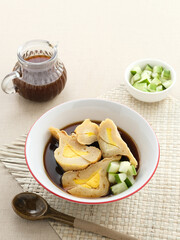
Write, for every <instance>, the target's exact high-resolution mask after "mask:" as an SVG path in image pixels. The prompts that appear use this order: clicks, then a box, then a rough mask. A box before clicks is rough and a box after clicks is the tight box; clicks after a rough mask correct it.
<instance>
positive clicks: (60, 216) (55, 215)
mask: <svg viewBox="0 0 180 240" xmlns="http://www.w3.org/2000/svg"><path fill="white" fill-rule="evenodd" d="M44 217H45V218H51V219H54V220H56V221H60V222H62V223H65V224H68V225H70V226H72V227H73V226H74V220H75V217H73V216H69V215H67V214H64V213H62V212H59V211H56V210H55V209H54V208H51V207H50V206H49V207H48V211H47V213H46V215H45V216H44Z"/></svg>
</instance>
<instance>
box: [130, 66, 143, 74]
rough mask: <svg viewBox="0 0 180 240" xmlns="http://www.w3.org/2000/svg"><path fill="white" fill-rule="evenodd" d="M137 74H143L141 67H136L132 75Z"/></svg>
mask: <svg viewBox="0 0 180 240" xmlns="http://www.w3.org/2000/svg"><path fill="white" fill-rule="evenodd" d="M136 73H139V74H141V73H142V70H141V68H140V66H135V67H134V68H133V69H132V70H131V74H132V75H135V74H136Z"/></svg>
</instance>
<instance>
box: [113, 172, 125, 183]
mask: <svg viewBox="0 0 180 240" xmlns="http://www.w3.org/2000/svg"><path fill="white" fill-rule="evenodd" d="M126 177H127V176H126V174H125V173H119V174H115V180H116V182H117V183H121V182H124V180H125V179H126Z"/></svg>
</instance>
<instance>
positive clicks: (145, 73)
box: [141, 70, 152, 77]
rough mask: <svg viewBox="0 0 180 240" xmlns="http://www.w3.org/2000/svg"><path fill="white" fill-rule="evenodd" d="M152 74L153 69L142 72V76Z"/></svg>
mask: <svg viewBox="0 0 180 240" xmlns="http://www.w3.org/2000/svg"><path fill="white" fill-rule="evenodd" d="M151 75H152V72H151V71H148V70H144V71H143V72H142V74H141V77H143V76H149V77H150V76H151Z"/></svg>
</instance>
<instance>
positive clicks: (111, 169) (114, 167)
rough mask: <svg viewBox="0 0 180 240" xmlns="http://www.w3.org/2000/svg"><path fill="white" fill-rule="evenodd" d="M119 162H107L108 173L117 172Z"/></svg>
mask: <svg viewBox="0 0 180 240" xmlns="http://www.w3.org/2000/svg"><path fill="white" fill-rule="evenodd" d="M119 165H120V163H119V162H118V161H113V162H110V163H109V166H108V168H107V172H110V173H117V172H118V170H119Z"/></svg>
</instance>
